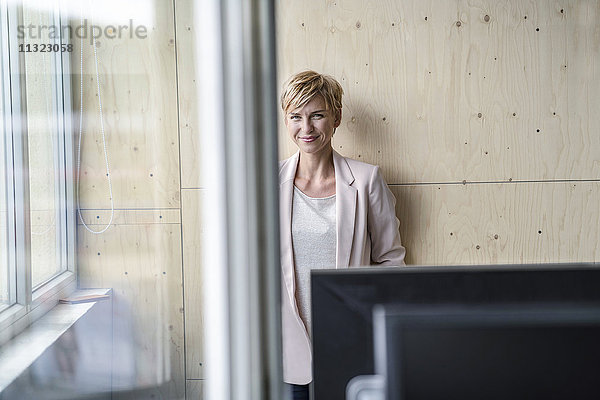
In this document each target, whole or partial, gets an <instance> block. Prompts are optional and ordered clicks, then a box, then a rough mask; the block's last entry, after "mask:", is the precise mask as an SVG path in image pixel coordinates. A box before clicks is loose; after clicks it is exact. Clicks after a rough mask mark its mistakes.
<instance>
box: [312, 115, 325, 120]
mask: <svg viewBox="0 0 600 400" xmlns="http://www.w3.org/2000/svg"><path fill="white" fill-rule="evenodd" d="M312 118H313V119H321V118H323V114H313V115H312Z"/></svg>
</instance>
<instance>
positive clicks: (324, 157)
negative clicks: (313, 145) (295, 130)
mask: <svg viewBox="0 0 600 400" xmlns="http://www.w3.org/2000/svg"><path fill="white" fill-rule="evenodd" d="M332 176H335V170H334V167H333V149H332V148H331V147H329V148H328V149H327V151H324V152H322V153H318V154H312V153H302V152H301V153H300V160H299V161H298V170H297V171H296V177H297V178H300V179H303V180H307V181H314V180H326V179H328V178H331V177H332Z"/></svg>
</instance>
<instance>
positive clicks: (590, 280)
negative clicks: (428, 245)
mask: <svg viewBox="0 0 600 400" xmlns="http://www.w3.org/2000/svg"><path fill="white" fill-rule="evenodd" d="M311 281H312V284H311V287H312V320H313V324H312V326H313V331H312V340H313V380H314V387H313V390H314V395H315V397H314V398H315V400H336V399H340V400H341V399H344V398H345V390H346V385H347V384H348V381H350V380H351V379H352V378H353V377H355V376H358V375H371V374H374V373H375V365H374V357H373V322H372V312H373V307H374V306H375V305H376V304H396V305H427V304H462V305H481V304H483V305H485V304H497V305H501V304H519V303H522V302H534V301H538V302H554V303H561V302H567V301H575V302H580V301H583V302H587V301H599V300H600V290H599V288H600V268H597V267H596V266H595V265H593V264H577V265H575V264H571V265H565V264H558V265H508V266H468V267H398V268H391V267H387V268H349V269H344V270H317V271H313V272H312V280H311Z"/></svg>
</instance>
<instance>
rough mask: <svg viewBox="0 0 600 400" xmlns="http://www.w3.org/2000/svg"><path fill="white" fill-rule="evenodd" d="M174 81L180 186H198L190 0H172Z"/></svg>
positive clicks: (197, 137) (192, 23)
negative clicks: (177, 93)
mask: <svg viewBox="0 0 600 400" xmlns="http://www.w3.org/2000/svg"><path fill="white" fill-rule="evenodd" d="M175 18H176V22H177V23H176V29H177V84H178V92H179V98H178V100H179V131H180V136H181V186H182V188H192V187H195V188H198V187H202V186H203V183H202V171H201V165H202V163H201V162H200V146H199V144H200V140H199V135H200V134H201V132H200V130H199V128H200V125H199V124H198V118H197V107H198V96H197V93H198V87H199V84H198V82H196V71H195V59H196V54H195V49H196V46H195V44H194V37H195V35H196V33H195V31H194V30H195V22H194V4H193V1H192V0H176V2H175Z"/></svg>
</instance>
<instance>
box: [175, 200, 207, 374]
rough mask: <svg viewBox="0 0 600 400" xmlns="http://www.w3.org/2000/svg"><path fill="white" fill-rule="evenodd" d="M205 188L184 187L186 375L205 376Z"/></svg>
mask: <svg viewBox="0 0 600 400" xmlns="http://www.w3.org/2000/svg"><path fill="white" fill-rule="evenodd" d="M205 195H206V194H205V191H204V190H196V189H192V190H182V195H181V199H182V206H183V209H182V224H183V270H184V272H183V275H184V287H185V352H186V378H187V379H202V378H204V367H203V363H204V351H203V345H204V340H203V338H204V309H203V308H204V301H203V283H202V270H201V269H202V264H201V261H202V246H203V244H204V232H205V229H206V228H205V226H204V224H203V222H202V218H201V216H202V207H203V204H204V203H203V201H204V196H205Z"/></svg>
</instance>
